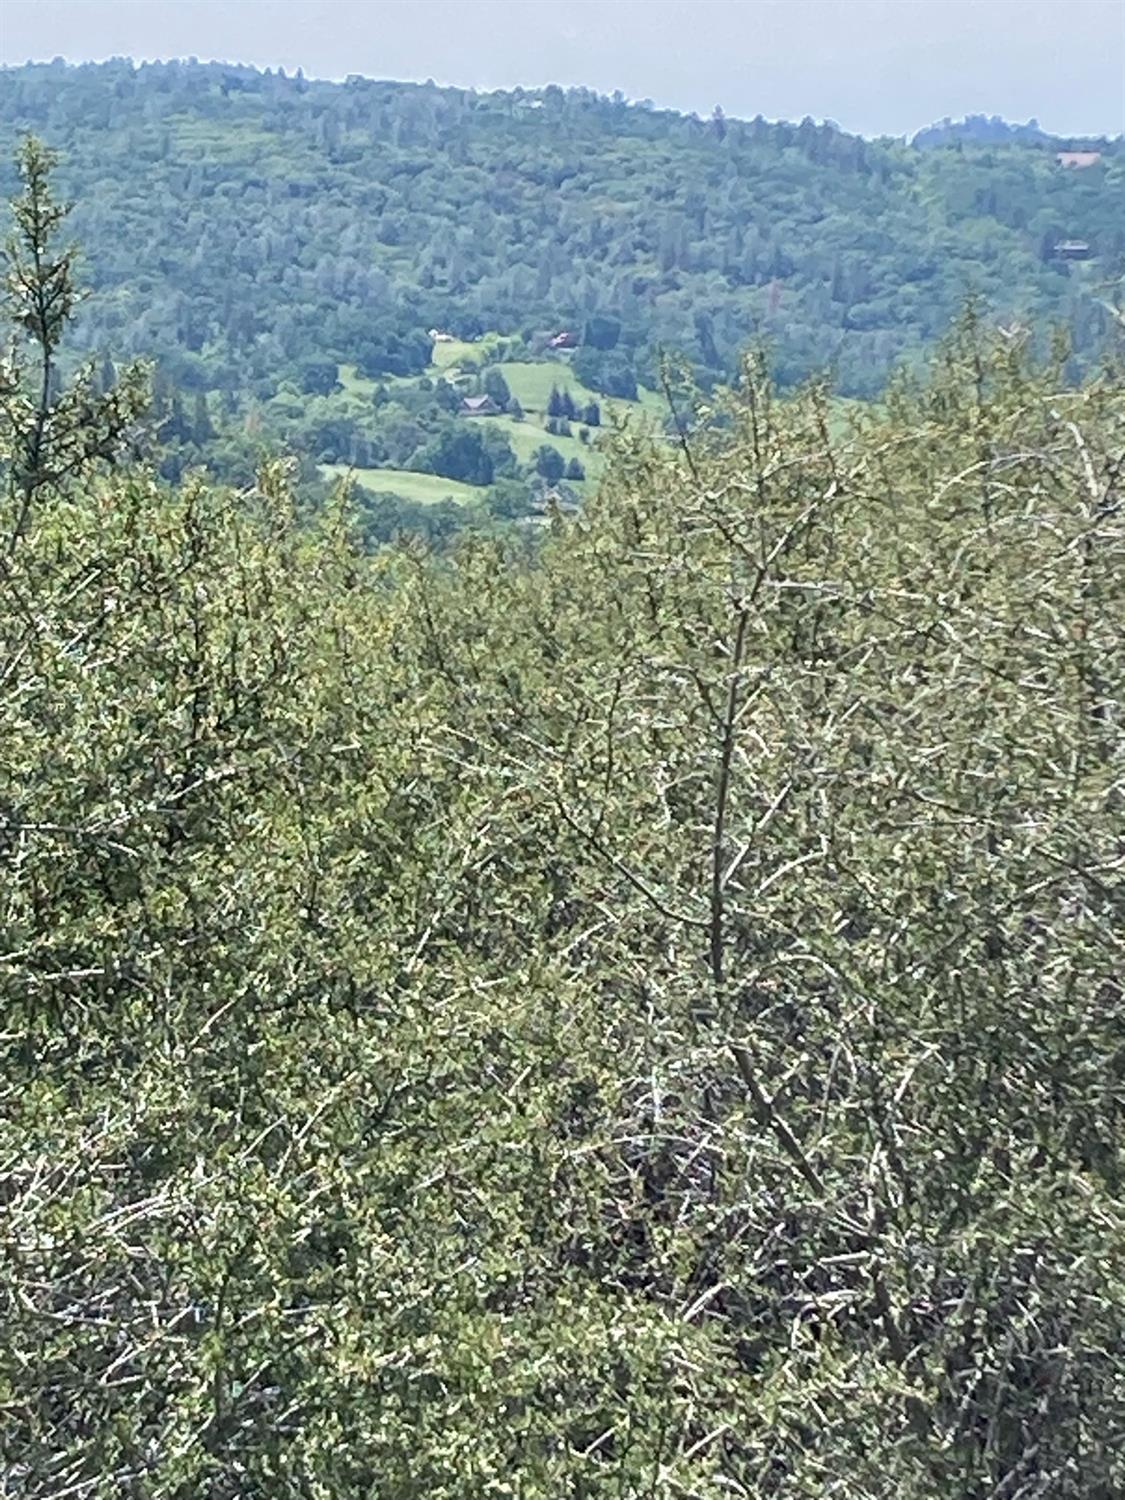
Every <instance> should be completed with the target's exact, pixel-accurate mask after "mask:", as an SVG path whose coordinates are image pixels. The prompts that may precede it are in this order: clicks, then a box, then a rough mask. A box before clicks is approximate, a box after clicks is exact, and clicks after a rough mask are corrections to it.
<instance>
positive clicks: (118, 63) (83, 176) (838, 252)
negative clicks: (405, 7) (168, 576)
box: [0, 59, 1125, 404]
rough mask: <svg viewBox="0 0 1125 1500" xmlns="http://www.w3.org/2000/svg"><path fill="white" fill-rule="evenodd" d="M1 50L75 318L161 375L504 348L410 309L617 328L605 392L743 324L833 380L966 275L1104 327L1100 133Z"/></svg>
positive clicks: (1111, 185)
mask: <svg viewBox="0 0 1125 1500" xmlns="http://www.w3.org/2000/svg"><path fill="white" fill-rule="evenodd" d="M2 78H3V88H2V89H0V149H2V150H3V151H4V152H5V153H6V150H7V147H8V144H9V143H10V142H11V141H12V139H13V138H14V136H15V135H16V134H17V133H19V132H22V131H24V130H26V129H34V130H36V131H37V132H38V133H39V134H41V135H42V136H43V137H44V138H45V139H47V140H48V141H49V142H51V143H52V144H53V145H56V146H60V147H63V148H64V149H65V152H66V162H65V172H66V181H67V185H68V188H69V189H70V191H72V192H73V193H74V195H75V196H76V197H77V198H78V199H79V200H80V203H81V209H80V213H79V218H78V220H77V224H78V228H79V232H80V233H81V235H82V237H83V241H84V243H85V244H86V246H87V248H88V252H89V256H90V273H91V279H92V282H93V285H94V287H95V289H97V290H98V291H99V292H101V293H103V294H104V295H102V296H100V297H99V298H98V300H97V302H96V303H95V304H93V305H92V306H91V307H90V308H89V309H88V311H87V314H86V317H85V319H84V321H83V325H82V327H81V328H80V329H79V330H78V333H79V339H80V343H81V345H82V347H84V348H86V349H88V350H90V351H95V350H96V351H98V352H101V351H108V352H109V353H111V354H112V355H113V357H114V358H119V359H123V358H126V357H128V356H129V355H131V354H143V355H146V356H147V355H150V354H155V355H157V356H158V357H159V360H160V362H161V364H162V365H163V366H164V367H165V368H166V370H167V373H168V374H169V375H170V376H171V377H172V378H173V379H174V381H175V382H176V384H177V385H178V386H181V387H183V388H185V389H187V388H192V386H193V383H199V382H202V383H203V384H205V385H206V387H207V388H208V389H209V390H212V391H222V392H230V393H232V394H233V395H234V396H235V397H236V398H237V399H238V400H239V402H241V401H242V400H243V399H244V397H245V394H246V392H247V389H248V388H250V387H253V388H254V390H255V394H256V395H257V396H258V397H259V398H260V399H268V397H269V396H270V395H271V394H272V393H273V392H274V391H275V390H276V388H277V385H278V383H279V382H282V381H287V380H288V381H294V382H298V383H299V376H298V372H299V370H300V368H301V366H302V365H303V364H304V362H305V361H307V360H310V359H319V360H329V359H334V360H336V361H337V362H338V363H342V364H351V365H357V366H359V367H360V368H361V369H362V370H364V371H365V372H366V373H368V374H369V375H371V376H373V377H378V376H381V375H384V374H397V375H408V374H418V373H420V372H421V371H422V370H423V369H424V368H425V367H426V365H427V364H428V362H429V360H430V358H431V352H432V354H433V356H434V357H435V358H437V359H438V360H440V361H441V362H443V363H446V362H448V363H450V364H457V363H459V362H460V361H461V359H462V358H463V357H471V358H472V359H473V360H474V361H476V362H477V364H478V366H483V364H485V363H487V362H488V360H489V359H490V358H493V357H501V358H512V357H517V358H518V357H520V356H519V355H518V354H515V355H514V354H513V350H512V348H511V347H509V349H508V351H507V352H506V353H503V354H500V353H499V352H498V350H497V348H496V345H495V344H494V345H492V346H487V347H482V346H481V345H478V344H476V343H468V344H465V343H439V344H436V345H432V346H431V343H430V339H429V334H428V330H429V329H430V328H431V327H434V328H437V329H444V330H448V331H449V332H450V333H452V334H455V335H457V337H458V339H460V340H475V339H479V338H480V336H481V335H486V334H488V333H489V331H490V330H502V331H503V333H504V334H505V335H506V336H507V337H508V339H509V341H510V343H514V344H515V345H517V346H518V347H520V348H522V349H524V350H525V351H528V350H530V351H531V352H532V353H533V354H536V355H537V354H538V353H539V352H540V351H541V350H542V349H543V348H545V345H546V341H547V339H548V338H549V335H550V333H551V332H552V331H555V330H558V329H560V328H574V329H576V330H582V331H583V334H584V337H585V339H586V345H587V348H588V349H592V350H593V351H594V352H595V353H604V352H606V351H612V352H613V353H614V354H616V355H618V356H619V357H620V360H621V363H620V364H617V365H612V364H611V365H607V366H606V367H605V368H607V369H610V370H612V371H614V372H615V374H614V379H615V381H616V384H617V387H618V389H617V390H616V393H617V394H620V393H621V386H622V382H623V381H625V380H626V379H627V376H626V375H625V374H624V373H623V372H624V371H630V372H631V373H632V376H633V378H634V379H636V378H639V377H648V378H651V377H653V376H654V374H655V370H656V367H657V363H658V359H659V353H660V350H661V349H663V348H669V349H673V350H678V351H680V352H682V354H683V355H684V356H685V357H686V358H688V359H689V360H690V361H691V362H692V363H693V364H694V365H695V366H696V367H697V368H698V369H699V370H700V371H701V372H705V373H707V374H708V377H709V378H712V379H713V378H727V377H729V376H730V375H731V374H732V373H733V371H734V369H735V368H736V365H737V358H738V355H739V352H740V351H741V350H742V349H743V347H744V346H745V345H746V343H747V342H748V340H749V339H750V338H751V337H752V336H755V335H757V334H760V333H764V334H768V335H769V336H770V337H771V338H772V339H773V340H774V341H775V343H776V346H777V354H776V368H777V373H778V375H779V377H780V378H781V380H782V382H783V383H784V384H785V385H791V384H793V383H794V382H796V381H798V380H800V379H801V378H803V377H804V376H806V375H808V374H809V373H810V372H814V371H819V370H822V369H823V368H824V367H825V366H826V365H828V364H833V365H834V367H835V370H836V374H837V379H838V383H839V385H840V386H841V388H842V389H843V390H844V391H845V392H847V393H850V394H856V395H873V394H877V393H878V392H879V391H880V390H881V388H882V386H883V384H884V382H885V380H886V377H887V374H888V373H889V371H890V370H891V369H892V368H893V367H894V366H895V365H897V364H898V363H900V362H901V361H902V360H903V359H913V358H914V357H915V356H916V355H917V353H918V352H919V351H920V350H921V349H923V348H924V347H927V346H929V345H931V344H932V342H933V341H934V339H935V338H936V337H938V335H939V334H940V333H941V332H942V331H943V330H944V329H945V328H946V326H947V325H948V323H949V321H950V319H951V318H952V316H953V314H954V312H955V311H956V308H957V307H958V306H959V305H960V303H961V301H962V299H963V297H964V294H965V290H966V287H967V285H970V284H971V285H973V286H975V287H976V289H977V290H978V291H979V292H980V293H981V294H982V295H983V296H985V297H986V298H987V299H988V301H989V302H990V304H991V305H993V306H994V308H995V311H996V312H997V314H998V315H1001V316H1003V318H1004V320H1005V321H1010V320H1011V319H1013V318H1015V319H1018V320H1021V321H1024V322H1027V323H1029V324H1030V325H1032V326H1043V325H1045V324H1046V323H1047V321H1049V320H1052V319H1058V320H1061V321H1063V322H1065V323H1066V324H1067V326H1068V329H1069V334H1070V338H1071V341H1072V345H1073V347H1074V349H1075V352H1076V356H1077V357H1078V359H1079V360H1080V361H1081V362H1082V364H1083V365H1084V366H1089V365H1090V363H1091V361H1096V356H1097V353H1098V351H1099V350H1100V349H1101V348H1102V347H1103V346H1104V344H1105V341H1106V337H1107V334H1108V333H1109V332H1110V331H1111V319H1110V318H1109V316H1108V315H1107V313H1106V311H1105V308H1104V307H1103V305H1102V301H1103V298H1104V292H1103V291H1102V290H1100V289H1099V288H1100V285H1101V284H1102V283H1110V282H1112V280H1113V279H1114V277H1117V276H1120V274H1121V270H1122V265H1121V257H1122V254H1123V252H1125V230H1123V228H1122V226H1123V224H1125V208H1123V185H1125V176H1123V166H1122V163H1123V160H1125V158H1123V156H1122V146H1121V144H1120V142H1104V143H1099V144H1100V147H1101V149H1102V152H1103V162H1102V163H1101V164H1100V165H1098V166H1097V167H1095V168H1092V169H1090V170H1089V171H1085V172H1080V173H1074V172H1069V173H1068V172H1065V171H1062V170H1060V169H1059V168H1058V167H1057V165H1056V163H1055V159H1054V151H1055V149H1056V147H1057V146H1058V145H1059V144H1060V143H1059V142H1055V141H1052V140H1050V139H1048V138H1042V137H1040V136H1038V135H1036V134H1034V133H1032V134H1031V135H1030V136H1028V135H1027V133H1026V132H1024V133H1023V134H1021V133H1019V132H1017V133H1015V134H1014V135H1010V137H1004V138H1001V139H997V140H993V139H982V140H980V141H977V140H975V139H973V138H972V136H971V134H970V135H969V136H968V137H966V138H964V139H961V138H958V139H956V140H955V141H953V143H952V144H951V145H949V146H947V147H941V148H939V149H925V150H923V149H919V148H916V147H912V146H908V145H906V144H905V143H902V142H895V141H890V140H882V141H866V140H862V139H860V138H858V137H855V136H850V135H847V134H846V133H844V132H842V131H840V130H838V129H837V128H836V127H834V126H832V125H828V124H825V125H816V124H814V123H813V122H812V121H811V120H805V121H803V122H801V123H800V124H787V123H777V124H771V123H768V122H766V121H765V120H762V119H757V120H753V121H739V120H722V121H702V120H699V119H696V118H694V117H690V116H689V117H684V116H681V115H677V114H673V113H671V112H667V111H658V110H652V109H647V108H643V107H631V106H628V105H626V104H625V103H624V102H623V101H621V100H614V99H607V98H604V97H601V96H598V95H596V94H594V93H591V92H589V91H586V90H570V91H567V92H564V91H562V90H560V89H553V88H551V89H545V90H542V91H537V92H527V91H523V90H515V91H513V92H508V93H492V94H477V93H474V92H472V91H466V90H460V89H445V88H438V87H436V86H434V85H432V84H425V85H409V84H396V83H378V82H373V81H371V80H368V79H363V78H359V77H355V78H352V79H349V80H348V81H347V82H346V83H343V84H333V83H327V82H315V81H312V80H308V79H304V78H295V77H286V76H285V75H284V74H283V73H281V72H269V71H267V72H265V73H260V72H256V71H255V70H253V69H250V68H241V67H233V66H228V65H223V64H200V63H195V62H170V63H146V64H142V65H139V66H134V65H133V64H132V63H130V62H128V61H127V60H122V59H117V60H114V61H111V62H107V63H104V64H99V65H90V66H83V67H79V68H68V67H66V66H65V65H64V64H62V63H61V62H60V63H51V64H30V65H27V66H25V67H19V68H9V69H5V70H4V72H3V74H2ZM1067 237H1077V238H1080V239H1084V240H1087V241H1088V242H1089V243H1090V244H1091V246H1092V248H1093V251H1094V254H1095V264H1094V265H1093V266H1092V267H1089V268H1087V270H1085V271H1082V270H1080V269H1076V268H1074V267H1072V266H1068V265H1066V264H1065V263H1063V262H1060V261H1058V260H1056V259H1054V258H1053V251H1052V249H1051V247H1053V245H1054V243H1055V242H1056V241H1057V240H1059V239H1062V238H1067ZM1044 246H1046V247H1047V249H1046V252H1044ZM1044 253H1045V254H1046V258H1045V259H1044V258H1043V257H1044ZM493 337H494V339H495V340H496V341H499V340H500V335H499V334H494V335H493ZM599 388H603V387H599ZM604 389H606V390H607V391H608V390H609V386H608V385H607V386H605V387H604ZM520 399H521V400H522V399H523V397H522V396H521V398H520ZM525 404H526V403H525Z"/></svg>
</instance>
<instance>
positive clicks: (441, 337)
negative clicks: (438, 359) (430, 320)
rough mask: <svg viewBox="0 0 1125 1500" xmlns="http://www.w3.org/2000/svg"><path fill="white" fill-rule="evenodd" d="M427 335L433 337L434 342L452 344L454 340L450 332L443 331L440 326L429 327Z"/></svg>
mask: <svg viewBox="0 0 1125 1500" xmlns="http://www.w3.org/2000/svg"><path fill="white" fill-rule="evenodd" d="M429 337H430V338H432V339H433V341H434V343H435V344H452V343H455V342H456V340H455V339H454V337H453V335H452V334H451V333H443V332H442V331H441V329H440V328H431V329H430V332H429Z"/></svg>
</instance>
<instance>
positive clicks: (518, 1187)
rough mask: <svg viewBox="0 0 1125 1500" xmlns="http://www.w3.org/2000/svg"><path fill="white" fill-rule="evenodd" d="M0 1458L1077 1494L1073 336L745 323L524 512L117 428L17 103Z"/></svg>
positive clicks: (412, 1487) (1086, 436)
mask: <svg viewBox="0 0 1125 1500" xmlns="http://www.w3.org/2000/svg"><path fill="white" fill-rule="evenodd" d="M23 168H24V175H25V191H24V195H23V198H22V199H21V201H20V203H19V204H18V205H17V210H18V230H17V236H16V239H15V241H14V242H13V245H12V251H11V255H12V259H11V260H10V262H9V271H10V272H11V273H12V275H11V279H10V282H9V290H10V298H9V302H10V307H9V311H10V313H11V317H12V324H11V326H12V332H13V340H12V343H11V344H10V346H9V345H8V344H7V343H6V344H5V347H6V348H8V347H10V348H11V350H12V354H11V357H10V358H8V357H7V356H6V362H5V364H4V366H3V372H2V373H3V379H2V380H0V479H2V481H3V488H2V492H0V572H2V579H3V588H4V597H5V600H6V607H5V609H4V610H3V611H0V710H2V722H3V725H4V734H3V750H2V753H0V930H2V932H3V943H2V948H0V998H2V1002H3V1015H4V1025H3V1028H2V1030H0V1059H2V1064H3V1065H2V1067H0V1182H2V1185H3V1205H4V1221H5V1229H4V1233H3V1234H2V1235H0V1471H2V1472H3V1474H4V1476H5V1485H6V1487H7V1489H8V1491H9V1492H10V1493H11V1494H13V1495H16V1496H20V1497H26V1500H58V1497H61V1496H70V1497H76V1500H93V1497H96V1496H102V1495H108V1494H112V1495H114V1496H115V1497H127V1500H195V1497H198V1496H202V1495H205V1496H208V1497H213V1500H287V1497H292V1500H298V1497H300V1500H306V1497H317V1500H345V1497H354V1496H359V1495H374V1494H378V1495H379V1496H380V1497H381V1500H421V1497H423V1496H425V1497H426V1500H472V1497H477V1496H480V1495H483V1494H496V1495H520V1496H525V1497H532V1496H536V1497H544V1500H546V1497H552V1500H553V1497H560V1496H571V1495H573V1496H583V1497H586V1500H602V1497H605V1500H635V1497H637V1496H641V1495H646V1496H652V1497H655V1500H675V1497H680V1496H684V1495H691V1496H694V1497H699V1500H729V1497H730V1496H732V1495H738V1496H746V1497H751V1496H752V1497H755V1500H757V1497H766V1500H820V1497H823V1496H824V1495H825V1494H829V1493H838V1494H841V1495H847V1496H848V1497H849V1500H884V1497H886V1496H888V1495H894V1496H895V1497H897V1500H1001V1497H1005V1500H1031V1497H1032V1496H1035V1497H1037V1500H1113V1497H1116V1496H1118V1495H1120V1494H1121V1493H1122V1492H1123V1491H1125V1453H1123V1450H1122V1447H1121V1444H1120V1435H1121V1432H1122V1430H1123V1429H1125V1387H1123V1384H1122V1370H1123V1369H1125V1362H1123V1360H1122V1358H1121V1355H1122V1348H1123V1322H1122V1307H1123V1306H1125V1177H1123V1174H1122V1160H1121V1150H1122V1141H1123V1140H1125V1133H1123V1130H1122V1125H1123V1118H1122V1107H1123V1102H1125V1101H1123V1091H1122V1068H1121V1059H1122V1056H1123V1055H1125V1030H1123V1019H1122V1018H1123V1015H1125V1006H1123V1003H1122V1002H1123V998H1125V997H1123V995H1122V974H1123V972H1125V920H1123V918H1125V910H1123V906H1125V870H1123V865H1122V847H1121V805H1122V793H1121V786H1122V775H1123V772H1125V758H1123V756H1125V737H1123V735H1122V728H1123V719H1122V714H1123V704H1125V693H1123V689H1125V637H1123V634H1122V632H1121V629H1120V622H1121V619H1122V616H1123V613H1125V595H1123V590H1125V530H1123V525H1122V514H1123V513H1122V507H1121V498H1122V497H1121V485H1122V474H1123V452H1122V434H1123V432H1125V395H1123V383H1122V378H1121V370H1120V367H1119V366H1118V367H1117V368H1116V369H1111V370H1109V371H1108V372H1106V373H1104V374H1103V375H1102V376H1101V377H1100V378H1098V379H1097V380H1095V381H1093V382H1091V383H1089V384H1088V385H1086V386H1084V387H1083V388H1081V389H1067V388H1066V386H1065V384H1064V382H1063V380H1062V372H1061V369H1060V367H1059V363H1058V362H1056V363H1055V364H1054V365H1040V364H1038V363H1037V362H1036V361H1035V360H1033V359H1032V358H1031V357H1030V354H1029V350H1028V347H1027V343H1026V341H1021V340H1020V339H1018V338H1016V337H1012V336H1007V337H1006V336H1004V335H1002V334H998V333H996V332H990V331H989V330H988V329H987V328H986V327H985V326H984V325H983V324H982V323H981V321H980V320H979V319H974V318H973V317H971V316H970V317H967V318H965V319H963V320H962V322H961V324H960V326H959V327H958V328H957V329H956V330H955V332H954V333H953V335H952V336H951V337H950V338H949V339H948V340H947V341H946V343H945V344H944V345H943V346H942V348H941V349H940V351H939V352H938V353H937V354H936V355H935V357H934V359H933V360H932V361H931V363H930V365H929V367H928V369H927V371H926V373H925V376H924V378H922V379H919V380H915V381H911V380H908V379H906V378H903V379H901V380H900V381H899V382H897V383H896V385H895V387H894V389H893V390H892V391H891V392H890V393H889V395H888V398H887V400H886V402H885V403H884V404H883V405H882V406H881V407H880V408H879V409H878V410H877V411H875V412H873V413H871V414H870V415H869V416H868V417H866V418H865V419H864V420H863V421H862V422H861V423H860V424H859V425H858V426H856V427H855V428H854V429H853V430H851V431H849V432H847V433H841V432H840V431H839V430H838V424H837V423H836V422H835V421H834V420H833V413H832V411H831V409H830V408H829V406H828V402H827V396H826V393H825V392H824V391H823V390H821V389H818V388H813V387H809V388H806V389H805V390H803V391H802V392H801V394H800V395H799V396H798V397H797V398H795V399H791V400H787V399H783V398H782V397H781V396H780V395H779V393H778V391H777V390H776V388H775V387H774V386H773V385H772V383H771V382H770V380H769V379H768V377H767V374H766V372H765V370H764V369H763V367H762V364H761V361H759V360H755V359H751V360H749V361H748V362H747V363H746V364H745V366H744V369H743V377H742V381H741V383H740V387H739V390H738V392H737V394H735V395H733V396H729V397H723V398H722V399H721V401H719V402H718V403H716V402H715V401H714V400H710V401H708V402H707V403H706V404H704V403H703V402H702V400H700V401H699V402H698V404H697V405H696V406H695V408H694V409H693V412H692V415H693V420H692V421H691V422H690V424H688V425H686V426H685V441H684V442H683V443H682V444H680V445H679V446H677V447H674V448H673V447H670V446H669V445H666V444H653V443H652V442H650V441H648V440H647V439H646V438H644V437H643V436H637V435H634V436H631V437H629V436H623V437H621V438H620V439H619V440H618V450H617V453H616V457H615V462H614V466H613V468H612V470H611V472H610V474H609V476H608V478H607V480H606V482H605V484H604V485H603V487H602V489H601V491H600V493H599V495H598V496H597V497H596V499H595V500H594V501H592V502H591V504H590V505H589V507H588V508H587V509H586V510H585V512H584V513H583V514H582V515H581V516H580V517H578V518H575V519H570V520H567V519H564V518H563V517H561V516H558V515H556V517H555V519H554V520H553V522H552V524H551V527H550V529H549V532H548V535H547V537H546V540H545V545H544V547H543V548H542V549H540V550H539V552H538V553H537V555H536V556H534V557H531V556H528V555H525V554H524V553H523V552H521V551H520V550H518V548H516V547H515V546H514V545H511V544H509V543H506V542H503V541H497V540H496V539H482V538H479V537H477V538H470V539H468V540H466V541H465V542H464V543H463V544H462V546H461V547H460V548H459V549H457V550H456V552H455V553H454V554H453V555H452V556H451V557H445V558H441V559H435V558H433V557H432V556H430V555H429V554H428V553H427V552H426V550H425V549H424V548H422V547H420V546H418V545H417V544H412V545H409V546H403V547H400V548H388V549H384V550H382V551H380V552H379V554H378V555H377V556H376V557H374V558H371V557H368V556H365V555H364V554H363V553H362V551H361V550H359V549H358V547H357V546H356V545H355V539H354V536H353V522H352V518H351V516H350V515H349V513H348V510H347V508H346V506H345V505H344V504H343V503H342V502H341V503H338V504H337V505H336V506H335V507H332V508H330V509H327V510H324V511H322V512H321V513H320V514H319V515H318V516H317V517H316V518H314V519H313V520H311V521H310V520H307V519H305V518H303V517H302V514H301V507H300V505H299V503H298V501H297V500H296V499H295V497H294V494H293V492H292V489H291V486H290V484H289V482H288V480H287V477H286V475H285V473H284V472H283V471H281V470H279V469H278V468H276V467H275V468H272V469H267V470H265V471H263V472H262V473H261V474H260V475H259V477H258V479H257V481H256V483H255V485H254V486H253V487H252V489H250V490H244V491H242V492H239V493H235V492H232V491H229V490H225V489H222V488H220V487H216V486H213V485H210V484H208V483H206V482H205V481H204V480H203V479H201V478H199V477H198V476H197V477H195V478H193V479H192V480H190V481H189V482H187V483H185V484H184V485H183V486H181V487H171V486H169V485H167V484H164V483H158V482H156V481H155V480H154V479H153V477H152V476H151V474H150V473H149V472H147V471H146V470H145V469H144V468H143V467H137V466H135V465H133V464H131V463H130V462H129V458H128V453H129V444H130V442H131V441H132V423H133V419H134V418H135V416H136V414H137V412H138V411H139V409H140V405H141V401H142V384H143V379H144V371H143V370H140V369H137V370H130V371H127V372H122V375H121V378H120V379H119V380H118V381H117V382H115V383H113V384H111V385H109V386H108V387H107V388H106V389H104V390H101V391H98V390H95V389H94V385H93V374H92V372H91V373H90V374H88V375H86V376H84V377H83V379H82V381H80V382H79V384H78V385H76V386H71V385H69V384H68V383H67V382H66V381H65V380H59V379H56V377H55V376H54V374H53V371H54V369H55V367H56V361H57V358H58V354H59V351H60V348H61V347H62V346H61V339H62V335H63V333H64V331H65V324H66V313H67V310H68V309H69V308H70V307H71V305H72V303H73V285H74V284H73V279H72V275H71V266H70V262H69V259H68V258H67V257H65V256H60V255H59V254H58V251H57V246H58V243H59V239H58V234H59V231H60V230H61V227H62V225H61V215H60V214H59V213H58V212H57V210H56V209H55V207H54V206H53V205H52V199H51V195H50V188H49V183H48V181H47V176H46V173H47V162H46V161H45V159H44V157H43V156H42V153H41V152H40V151H39V150H38V148H36V147H35V146H29V147H28V148H27V149H26V150H25V152H24V156H23Z"/></svg>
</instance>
